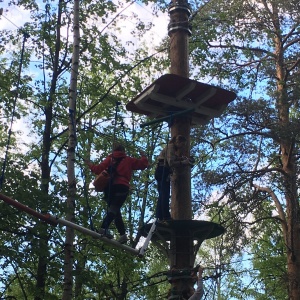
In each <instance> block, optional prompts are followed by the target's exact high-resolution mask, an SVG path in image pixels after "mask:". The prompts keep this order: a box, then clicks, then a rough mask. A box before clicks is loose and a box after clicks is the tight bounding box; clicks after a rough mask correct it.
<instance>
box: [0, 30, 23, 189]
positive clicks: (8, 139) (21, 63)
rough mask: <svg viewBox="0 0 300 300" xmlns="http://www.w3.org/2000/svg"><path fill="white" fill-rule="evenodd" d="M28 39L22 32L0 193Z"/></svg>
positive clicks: (0, 187)
mask: <svg viewBox="0 0 300 300" xmlns="http://www.w3.org/2000/svg"><path fill="white" fill-rule="evenodd" d="M28 38H29V34H28V33H27V32H25V31H23V44H22V51H21V57H20V64H19V72H18V80H17V88H16V92H15V98H14V102H13V110H12V116H11V120H10V128H9V131H8V137H7V143H6V151H5V156H4V161H3V165H2V173H1V177H0V191H1V190H2V188H3V184H4V176H5V169H6V163H7V159H8V151H9V146H10V140H11V135H12V126H13V122H14V117H15V110H16V104H17V99H18V96H19V88H20V82H21V72H22V66H23V57H24V51H25V43H26V40H27V39H28Z"/></svg>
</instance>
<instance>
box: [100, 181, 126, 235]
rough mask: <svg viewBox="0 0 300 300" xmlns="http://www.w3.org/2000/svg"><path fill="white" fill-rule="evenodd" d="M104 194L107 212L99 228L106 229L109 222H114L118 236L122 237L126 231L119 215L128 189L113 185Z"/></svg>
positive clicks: (124, 186) (120, 185)
mask: <svg viewBox="0 0 300 300" xmlns="http://www.w3.org/2000/svg"><path fill="white" fill-rule="evenodd" d="M104 193H105V199H106V201H107V203H108V210H107V214H106V216H105V218H104V220H103V222H102V225H101V228H104V229H108V228H109V225H110V224H111V222H112V221H115V225H116V228H117V230H118V232H119V234H120V235H123V234H125V231H126V230H125V225H124V222H123V218H122V214H121V207H122V205H123V204H124V202H125V200H126V198H127V196H128V193H129V187H128V186H126V185H123V184H115V185H112V186H111V187H109V188H108V189H107V190H105V191H104Z"/></svg>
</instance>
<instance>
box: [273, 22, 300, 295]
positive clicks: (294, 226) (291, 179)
mask: <svg viewBox="0 0 300 300" xmlns="http://www.w3.org/2000/svg"><path fill="white" fill-rule="evenodd" d="M277 28H280V27H279V25H278V27H277ZM275 45H276V58H277V61H276V75H277V76H276V77H277V92H278V101H277V108H278V119H279V126H280V133H279V142H280V152H281V164H282V170H283V171H284V176H283V187H284V192H285V200H286V220H287V231H286V235H285V236H284V239H285V243H286V248H287V272H288V293H289V299H290V300H296V299H299V295H300V236H299V229H300V228H299V222H300V213H299V201H298V196H297V184H296V177H297V166H296V160H295V152H294V149H295V139H294V137H293V136H291V135H289V134H288V132H289V128H290V121H289V119H290V116H289V107H290V106H289V102H288V94H287V89H286V85H285V82H286V80H285V77H286V71H285V68H284V67H283V66H284V63H283V62H284V52H283V47H282V43H281V40H280V39H279V38H278V37H276V38H275ZM283 233H285V231H283Z"/></svg>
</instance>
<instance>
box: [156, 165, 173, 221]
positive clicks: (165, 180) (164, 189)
mask: <svg viewBox="0 0 300 300" xmlns="http://www.w3.org/2000/svg"><path fill="white" fill-rule="evenodd" d="M155 179H156V181H157V189H158V200H157V205H156V218H157V219H160V220H162V219H170V218H171V215H170V206H169V200H170V168H168V167H165V166H158V167H157V168H156V170H155Z"/></svg>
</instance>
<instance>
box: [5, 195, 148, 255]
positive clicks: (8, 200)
mask: <svg viewBox="0 0 300 300" xmlns="http://www.w3.org/2000/svg"><path fill="white" fill-rule="evenodd" d="M0 199H1V200H3V201H4V202H6V203H7V204H9V205H12V206H14V207H15V208H17V209H18V210H21V211H24V212H26V213H28V214H29V215H32V216H34V217H36V218H38V219H40V220H42V221H44V222H46V223H48V224H50V225H52V226H56V225H57V224H60V225H64V226H67V227H69V228H73V229H75V230H77V231H80V232H82V233H84V234H87V235H90V236H91V237H94V238H97V239H99V240H102V241H103V242H105V243H107V244H110V245H112V246H115V247H117V248H121V249H123V250H125V251H127V252H129V253H131V254H135V255H143V254H144V253H143V254H140V251H139V250H137V249H134V248H132V247H129V246H127V245H123V244H120V243H119V242H117V241H116V240H112V239H109V238H107V237H105V236H103V235H101V234H99V233H97V232H95V231H92V230H90V229H87V228H85V227H82V226H79V225H77V224H75V223H72V222H70V221H67V220H64V219H60V218H58V217H55V216H52V215H50V214H41V213H39V212H37V211H35V210H33V209H32V208H29V207H28V206H26V205H24V204H22V203H20V202H18V201H16V200H14V199H11V198H9V197H7V196H5V195H3V194H0Z"/></svg>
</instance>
